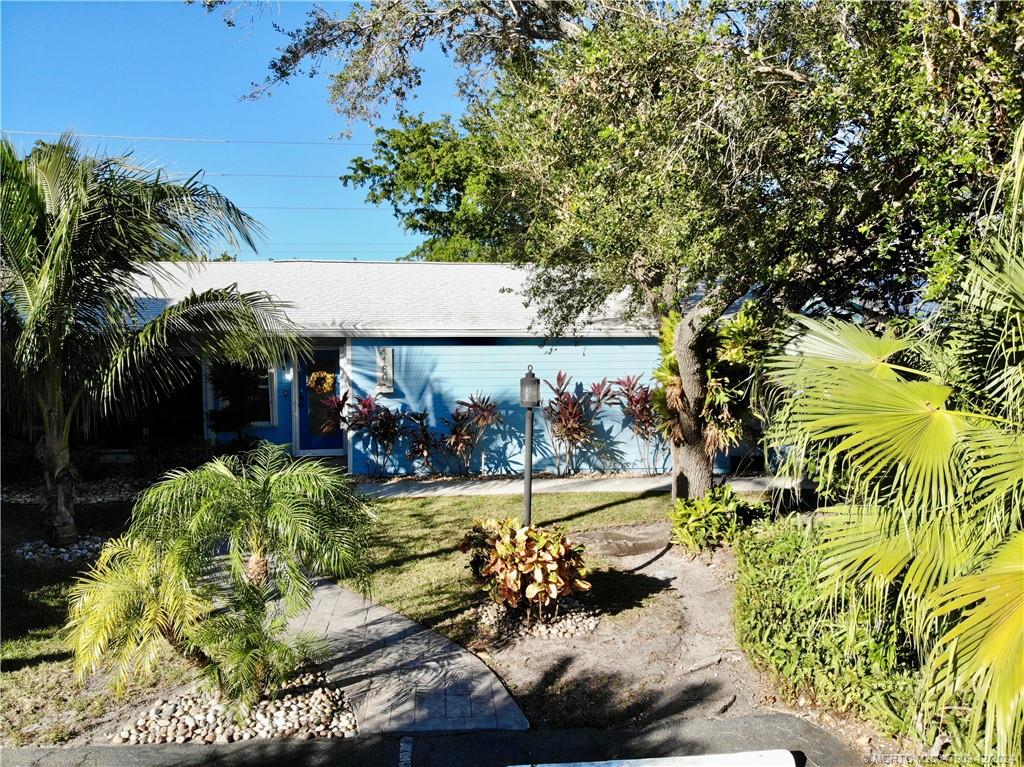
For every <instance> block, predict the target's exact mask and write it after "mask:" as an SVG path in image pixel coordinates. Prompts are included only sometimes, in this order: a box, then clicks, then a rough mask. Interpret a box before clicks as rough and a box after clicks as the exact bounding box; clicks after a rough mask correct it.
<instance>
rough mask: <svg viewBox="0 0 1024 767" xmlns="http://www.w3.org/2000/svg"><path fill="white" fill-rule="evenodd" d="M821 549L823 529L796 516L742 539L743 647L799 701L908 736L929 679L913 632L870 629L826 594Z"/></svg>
mask: <svg viewBox="0 0 1024 767" xmlns="http://www.w3.org/2000/svg"><path fill="white" fill-rule="evenodd" d="M817 545H818V538H817V535H816V534H815V532H814V530H813V529H812V528H805V527H804V526H803V525H801V524H800V523H798V522H796V521H795V520H793V519H785V520H781V521H779V522H775V523H773V524H768V523H759V524H756V525H754V526H752V527H751V528H749V529H747V530H743V531H741V532H740V533H739V534H738V535H737V537H736V540H735V551H736V573H737V583H736V601H735V606H734V616H733V617H734V620H735V624H736V635H737V638H738V640H739V643H740V646H741V647H742V648H743V649H744V650H745V651H746V653H747V654H748V655H749V656H750V658H751V660H752V661H753V663H754V664H755V665H756V666H759V667H760V668H762V669H764V670H766V671H768V672H769V673H770V674H771V675H772V676H773V677H774V679H775V681H776V685H777V687H778V689H779V690H780V692H782V693H783V695H784V696H786V697H787V698H788V699H790V700H791V701H792V700H794V699H796V698H797V697H798V696H800V695H806V696H807V697H808V698H812V699H814V700H817V702H818V703H820V704H822V705H824V706H828V707H831V708H835V709H837V710H838V711H842V712H845V711H851V712H853V713H855V714H857V715H860V716H864V717H868V718H870V719H872V720H874V721H875V722H876V723H877V724H878V725H880V726H881V727H882V728H883V729H884V730H885V731H886V732H887V733H889V734H908V733H910V732H911V731H912V730H913V728H914V726H915V723H914V722H913V721H912V717H913V716H914V712H915V711H916V710H917V705H916V703H915V700H916V696H917V695H918V691H919V683H920V681H921V676H920V674H919V673H918V672H917V671H916V668H917V666H916V664H915V662H914V657H913V655H912V654H911V652H910V650H909V649H908V645H907V642H906V638H905V635H904V633H903V632H902V631H901V629H900V627H899V626H897V625H895V624H893V623H885V622H883V623H870V622H869V621H868V619H867V617H866V616H865V614H864V613H863V611H857V610H852V609H849V607H848V604H849V603H848V602H847V601H846V600H845V599H843V597H842V595H841V594H840V595H838V597H837V598H836V599H834V600H833V599H829V598H823V597H821V596H820V589H819V587H818V586H819V580H818V578H819V570H820V558H819V553H818V548H817Z"/></svg>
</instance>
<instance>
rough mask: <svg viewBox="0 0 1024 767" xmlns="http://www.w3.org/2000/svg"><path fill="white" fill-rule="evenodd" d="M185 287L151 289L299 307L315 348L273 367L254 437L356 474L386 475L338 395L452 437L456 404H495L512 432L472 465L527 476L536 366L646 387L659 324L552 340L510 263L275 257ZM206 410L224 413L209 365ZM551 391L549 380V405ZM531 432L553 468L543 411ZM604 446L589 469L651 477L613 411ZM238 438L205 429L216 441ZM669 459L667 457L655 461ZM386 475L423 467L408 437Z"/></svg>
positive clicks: (604, 421)
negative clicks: (233, 292) (524, 404)
mask: <svg viewBox="0 0 1024 767" xmlns="http://www.w3.org/2000/svg"><path fill="white" fill-rule="evenodd" d="M164 266H165V268H167V269H168V270H170V271H171V272H172V273H175V276H176V277H177V278H178V280H177V284H174V283H168V284H161V285H160V286H154V287H153V288H152V289H151V288H150V287H148V286H147V288H146V292H147V293H148V294H149V295H150V296H151V297H152V298H153V299H155V300H156V301H158V302H159V303H161V304H165V303H167V302H168V301H171V302H173V301H175V300H178V299H180V298H182V297H184V296H185V295H186V294H187V293H188V292H189V291H190V290H193V289H194V290H197V291H201V290H205V289H208V288H217V287H225V286H228V285H237V286H238V289H239V290H242V291H254V290H263V291H266V292H268V293H269V294H271V295H272V296H274V297H275V298H277V299H278V300H280V301H282V302H284V303H286V304H287V305H288V306H289V309H288V315H289V317H290V318H291V320H292V321H293V322H294V323H295V324H296V325H297V326H298V327H299V328H300V329H301V332H302V333H303V334H305V335H306V336H307V337H308V338H309V340H310V342H311V344H312V346H313V355H312V358H311V359H308V360H299V361H296V362H295V363H293V364H292V365H288V366H285V367H281V368H278V369H276V370H269V371H268V373H267V377H266V382H265V385H264V383H263V382H262V379H261V380H260V383H259V387H258V388H259V391H258V393H257V397H258V399H257V402H258V403H259V404H258V410H259V412H260V413H261V414H263V415H265V417H264V418H259V417H258V416H255V419H256V420H254V422H253V423H252V424H251V427H250V433H251V435H252V436H254V437H257V438H265V439H268V440H272V441H274V442H278V443H282V444H285V443H286V444H289V445H291V449H292V451H293V452H294V453H295V454H297V455H314V456H338V457H342V458H347V465H348V466H349V467H350V468H351V470H352V471H353V473H357V474H364V473H373V472H375V471H378V470H379V469H380V467H377V466H375V465H374V463H373V455H374V454H373V450H372V449H371V445H370V444H368V440H367V438H366V436H365V434H359V433H350V432H347V431H346V430H345V429H344V428H333V429H332V428H330V426H329V422H330V411H331V408H332V407H334V406H336V404H337V400H336V399H332V398H333V397H341V396H343V395H344V394H346V393H347V394H348V395H349V401H350V402H351V401H354V400H355V399H356V398H357V397H365V396H378V397H379V402H380V404H382V405H384V406H387V407H390V408H398V409H400V410H402V411H405V412H411V411H425V412H426V413H427V414H428V415H427V419H428V424H429V426H430V427H431V428H432V429H434V430H437V431H438V432H442V431H443V430H444V428H445V424H444V419H445V418H448V417H449V416H450V414H451V413H452V411H453V410H454V409H455V408H456V407H457V406H458V402H459V401H460V400H465V399H466V398H467V397H469V396H470V395H474V394H482V395H486V396H489V397H490V398H491V399H492V400H494V401H495V402H496V403H497V405H498V407H499V409H500V413H501V416H502V423H500V424H498V425H497V426H495V427H492V428H491V429H490V430H489V431H488V432H487V435H486V437H485V440H484V444H483V445H482V450H481V451H480V452H479V454H478V456H477V458H476V461H475V464H474V470H476V471H482V472H484V473H510V472H518V471H521V469H522V461H523V454H522V453H523V448H522V444H523V429H524V423H525V413H524V411H523V409H522V408H521V407H520V406H519V379H520V377H521V376H523V375H524V374H525V373H526V370H527V367H528V366H531V365H532V366H533V370H534V372H535V374H536V375H537V376H538V377H539V378H541V379H542V380H550V381H554V379H555V376H556V375H557V374H558V372H559V371H564V372H565V373H566V374H568V375H570V376H572V378H573V386H581V387H586V388H589V386H590V384H591V383H592V382H596V381H601V380H602V379H605V378H607V379H609V380H615V379H617V378H621V377H623V376H625V375H629V374H633V375H638V376H640V377H641V378H642V379H643V380H644V381H645V382H648V383H649V381H650V372H651V370H652V369H653V368H654V366H655V365H656V363H657V357H658V345H657V339H656V338H655V335H654V333H653V331H652V329H650V328H646V329H645V328H640V327H637V326H635V325H628V324H626V323H624V322H623V321H622V320H621V319H620V318H619V317H616V316H612V315H614V314H615V312H614V310H609V312H608V314H609V315H610V316H607V317H598V318H595V319H594V320H593V321H592V322H590V323H589V324H587V325H586V326H585V327H584V328H583V329H582V330H581V331H580V335H579V336H578V337H575V338H554V339H545V338H544V335H543V332H542V329H540V328H538V327H534V326H535V325H536V324H537V323H536V314H535V312H534V310H532V309H531V308H529V307H527V306H525V305H524V299H523V297H522V289H523V285H524V280H525V278H526V275H525V273H524V272H523V271H521V270H519V269H516V268H513V267H510V266H505V265H500V264H470V263H460V264H452V263H421V262H398V263H392V262H347V261H278V262H272V261H271V262H237V263H232V262H213V263H206V264H203V265H201V266H198V267H197V266H195V265H190V266H182V265H176V264H169V265H164ZM204 392H205V393H206V394H205V402H204V409H205V410H206V411H216V410H217V408H218V407H219V406H220V405H221V403H219V402H218V398H217V395H216V393H215V392H214V390H213V387H212V386H211V385H210V381H209V373H208V367H207V366H205V365H204ZM548 394H550V390H549V389H548V388H547V387H546V386H544V385H542V396H543V397H545V398H546V397H547V395H548ZM536 424H537V425H536V432H535V455H534V466H535V467H536V469H537V470H540V471H543V470H553V469H554V468H555V464H554V460H553V454H552V449H551V440H550V437H549V435H548V433H547V430H546V422H545V419H544V417H543V415H542V414H538V417H537V422H536ZM596 431H597V432H598V434H599V436H600V440H601V443H602V444H604V445H605V446H606V447H607V450H601V451H599V452H598V453H595V454H591V453H588V454H586V455H583V456H582V462H581V468H582V469H584V470H586V469H601V470H641V469H643V468H645V466H644V458H643V455H642V450H641V448H640V447H639V446H638V445H637V442H636V440H635V439H634V437H633V434H632V432H631V431H630V430H629V428H628V423H627V422H626V421H625V419H624V417H623V415H622V413H621V410H620V409H619V408H618V407H616V406H611V407H607V408H605V409H604V410H602V411H601V415H600V418H599V420H598V422H597V429H596ZM230 436H231V435H227V434H217V433H215V432H213V431H212V429H211V427H210V426H208V427H207V438H208V439H209V440H214V441H215V440H223V439H227V438H230ZM664 463H665V456H664V451H661V455H660V457H659V458H658V464H659V467H663V466H664ZM387 471H388V472H389V473H399V474H401V473H410V472H411V471H413V467H412V465H411V464H410V462H409V461H408V460H407V458H406V456H405V446H404V444H402V443H401V442H400V443H399V445H398V446H397V447H396V449H395V451H394V454H393V457H392V460H391V462H390V463H389V465H388V466H387Z"/></svg>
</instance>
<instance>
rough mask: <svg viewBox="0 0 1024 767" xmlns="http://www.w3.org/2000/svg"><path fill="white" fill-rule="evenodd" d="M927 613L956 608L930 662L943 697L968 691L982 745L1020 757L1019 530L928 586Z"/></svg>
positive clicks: (1023, 612) (1023, 592)
mask: <svg viewBox="0 0 1024 767" xmlns="http://www.w3.org/2000/svg"><path fill="white" fill-rule="evenodd" d="M928 603H929V607H930V609H931V613H932V615H933V617H934V618H936V619H938V618H942V617H944V616H951V615H957V614H958V615H959V616H960V617H959V620H958V621H957V622H956V623H955V625H954V626H953V627H952V628H950V629H949V631H947V632H946V633H945V634H944V635H943V636H942V637H941V639H939V642H938V645H937V647H936V650H935V654H934V657H933V658H932V661H931V668H932V673H933V678H934V682H935V684H936V685H937V686H938V687H939V689H940V690H942V692H943V693H944V694H945V696H946V697H948V696H950V695H952V694H954V693H956V692H958V691H970V692H971V693H972V695H971V701H972V704H971V711H970V717H971V719H972V720H973V721H974V723H975V726H977V725H978V724H979V723H983V731H984V733H985V747H986V749H989V748H991V747H993V746H994V747H995V750H996V753H997V754H998V755H1000V756H1014V755H1016V756H1019V755H1020V752H1021V746H1022V743H1021V739H1022V737H1024V684H1022V682H1021V680H1022V679H1024V532H1017V533H1015V534H1014V535H1013V536H1011V537H1010V538H1009V539H1008V540H1007V541H1006V543H1005V545H1004V546H1003V547H1002V548H1001V549H1000V550H999V551H998V552H997V553H996V554H995V556H993V557H992V559H991V560H990V561H989V562H988V563H987V564H986V565H985V566H984V567H982V568H981V569H980V570H979V571H978V572H976V573H973V574H971V575H967V576H965V577H963V578H960V579H958V580H956V581H953V582H952V583H949V584H948V585H946V586H945V587H943V588H941V589H938V590H937V591H935V592H934V593H933V594H932V595H931V596H930V598H929V600H928Z"/></svg>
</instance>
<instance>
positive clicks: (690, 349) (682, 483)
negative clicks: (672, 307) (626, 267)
mask: <svg viewBox="0 0 1024 767" xmlns="http://www.w3.org/2000/svg"><path fill="white" fill-rule="evenodd" d="M713 314H714V312H713V310H712V308H711V306H710V305H704V304H703V303H702V304H698V305H697V306H696V307H695V308H694V309H692V310H691V311H689V312H687V313H686V315H685V316H684V317H683V318H682V319H681V320H680V321H679V325H678V326H677V327H676V337H675V344H674V351H675V354H676V361H677V363H678V365H679V382H680V386H681V388H682V396H681V399H682V406H681V407H680V408H679V411H678V412H679V416H678V417H679V436H680V437H681V442H680V443H679V444H676V443H675V442H674V441H673V443H672V500H673V501H675V500H676V499H677V498H682V497H689V498H700V497H702V496H704V495H706V494H707V492H708V491H709V490H710V489H711V477H712V472H711V456H710V455H708V453H707V448H706V447H705V442H704V418H703V415H702V411H703V409H704V398H705V396H706V395H707V379H706V376H705V374H704V364H703V360H701V358H700V353H699V352H698V349H697V345H698V343H699V341H700V336H701V333H702V332H703V330H704V328H705V326H706V324H707V322H708V319H709V317H711V316H713Z"/></svg>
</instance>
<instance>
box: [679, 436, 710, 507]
mask: <svg viewBox="0 0 1024 767" xmlns="http://www.w3.org/2000/svg"><path fill="white" fill-rule="evenodd" d="M712 476H713V475H712V471H711V460H710V459H709V458H708V455H707V452H706V451H705V450H704V445H703V443H701V444H699V445H690V444H686V443H684V444H682V445H672V500H673V501H675V500H676V499H677V498H700V497H702V496H704V495H706V494H707V492H708V491H709V490H710V489H711V485H712Z"/></svg>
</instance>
